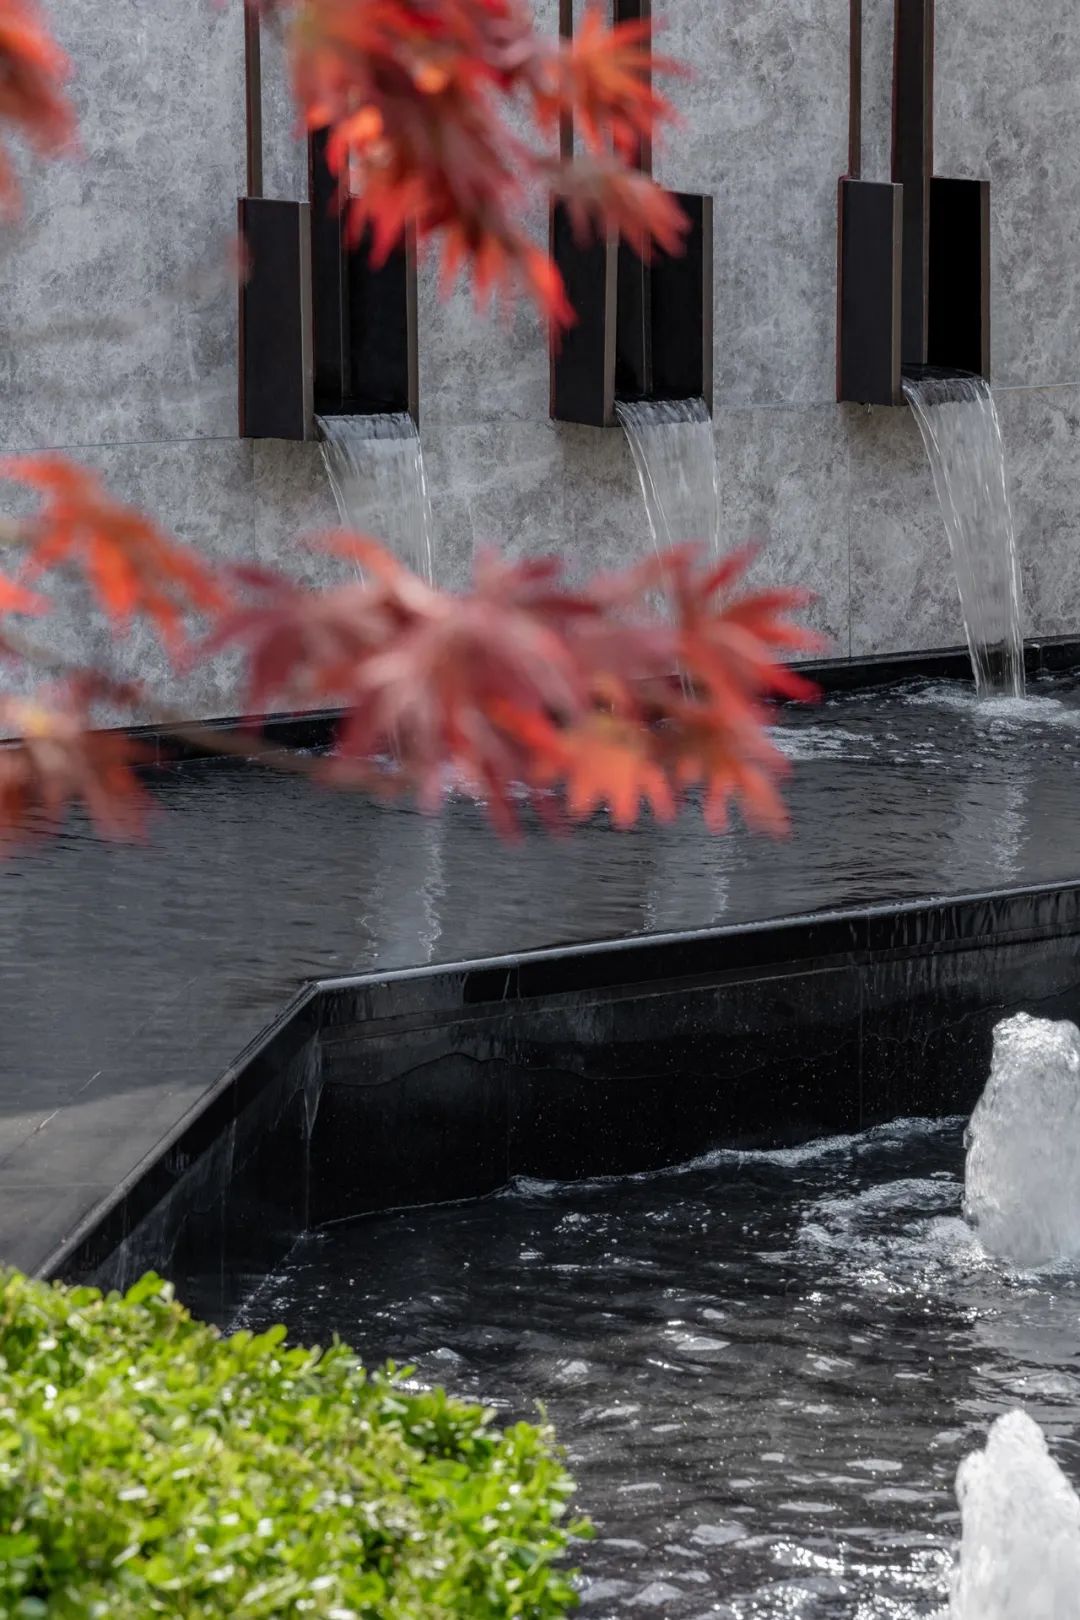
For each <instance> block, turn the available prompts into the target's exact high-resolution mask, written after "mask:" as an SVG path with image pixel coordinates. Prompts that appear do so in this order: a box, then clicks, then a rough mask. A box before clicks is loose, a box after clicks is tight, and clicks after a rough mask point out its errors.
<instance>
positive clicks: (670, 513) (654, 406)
mask: <svg viewBox="0 0 1080 1620" xmlns="http://www.w3.org/2000/svg"><path fill="white" fill-rule="evenodd" d="M615 414H616V415H617V417H618V418H619V421H620V423H621V424H622V429H623V432H624V433H625V434H626V438H627V442H628V444H629V445H630V451H631V454H632V455H633V457H634V466H635V467H636V468H637V475H638V478H639V479H640V481H641V493H642V495H643V496H644V498H645V511H646V513H647V514H648V519H649V531H650V533H651V535H652V541H653V545H654V546H655V547H656V550H657V551H658V552H660V551H664V550H666V549H667V548H668V547H669V546H672V545H675V544H677V543H678V542H679V541H680V540H704V541H706V542H707V544H708V545H709V546H710V547H711V548H712V550H713V551H717V550H718V549H719V546H720V489H719V482H718V479H717V469H716V445H715V442H714V440H713V427H712V417H711V416H710V414H709V408H708V406H707V405H706V403H705V401H704V400H703V399H674V400H642V401H635V402H632V403H628V402H626V401H622V400H620V401H619V402H618V403H617V404H616V406H615Z"/></svg>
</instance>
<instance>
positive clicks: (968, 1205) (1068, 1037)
mask: <svg viewBox="0 0 1080 1620" xmlns="http://www.w3.org/2000/svg"><path fill="white" fill-rule="evenodd" d="M967 1147H968V1152H967V1163H966V1168H965V1195H964V1214H965V1217H966V1218H967V1220H968V1221H969V1222H970V1224H971V1226H972V1227H973V1228H974V1230H975V1231H976V1233H977V1234H978V1237H979V1240H980V1242H981V1243H982V1244H983V1246H984V1247H985V1248H986V1249H987V1250H988V1251H989V1252H990V1253H991V1254H994V1255H997V1256H999V1257H1000V1258H1001V1259H1003V1260H1007V1261H1009V1262H1011V1263H1012V1264H1013V1265H1016V1266H1021V1267H1035V1266H1045V1265H1048V1264H1051V1263H1053V1262H1059V1261H1063V1260H1074V1259H1077V1258H1080V1030H1078V1029H1077V1027H1076V1025H1075V1024H1071V1023H1068V1022H1067V1021H1062V1022H1060V1023H1054V1022H1051V1021H1050V1020H1049V1019H1045V1018H1032V1017H1030V1016H1029V1015H1028V1014H1027V1013H1018V1014H1017V1015H1016V1016H1015V1017H1013V1018H1007V1019H1005V1020H1003V1021H1002V1022H1001V1023H1000V1024H998V1026H997V1028H996V1029H995V1030H994V1051H993V1059H992V1061H991V1066H990V1078H989V1080H988V1081H987V1083H986V1089H985V1090H984V1092H983V1094H982V1096H981V1098H980V1099H979V1102H978V1104H977V1105H976V1108H975V1112H974V1113H973V1114H972V1116H971V1124H970V1125H969V1127H968V1135H967ZM1078 1612H1080V1611H1078Z"/></svg>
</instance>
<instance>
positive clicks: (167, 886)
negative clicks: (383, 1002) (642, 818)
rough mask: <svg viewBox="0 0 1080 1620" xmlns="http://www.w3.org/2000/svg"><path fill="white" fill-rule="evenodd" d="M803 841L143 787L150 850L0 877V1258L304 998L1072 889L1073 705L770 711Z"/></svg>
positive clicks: (336, 797)
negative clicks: (556, 827) (150, 819)
mask: <svg viewBox="0 0 1080 1620" xmlns="http://www.w3.org/2000/svg"><path fill="white" fill-rule="evenodd" d="M777 731H778V737H779V740H780V743H781V746H782V747H783V749H784V751H785V752H786V753H787V754H788V756H789V758H790V760H791V765H792V771H791V776H790V780H789V782H788V786H787V797H788V802H789V804H790V808H791V817H792V832H791V836H790V837H789V838H788V839H786V840H783V841H780V842H777V841H775V840H771V839H765V838H760V837H752V836H750V835H749V834H747V833H746V832H745V831H742V830H734V831H733V832H731V833H730V834H729V835H725V836H722V837H710V836H709V835H708V834H707V833H706V832H705V831H704V830H703V829H702V827H701V824H700V820H699V819H698V818H697V816H696V815H695V814H694V813H693V812H692V811H688V812H687V813H686V814H685V815H684V816H683V818H682V819H681V820H680V821H679V822H678V823H677V824H676V825H674V826H670V827H655V826H652V825H645V826H642V827H641V828H639V829H638V830H637V831H635V832H633V833H619V832H615V831H613V830H612V829H611V828H610V827H609V826H608V825H607V823H606V822H605V821H604V820H603V819H601V818H598V819H597V820H595V821H594V822H592V823H591V824H590V825H588V826H587V827H584V828H581V829H579V830H577V831H576V832H575V833H574V834H573V835H572V836H570V837H568V838H566V839H561V840H555V841H553V840H551V839H550V838H547V837H544V836H541V835H539V834H537V833H533V832H530V833H529V834H528V835H527V836H526V837H525V838H524V839H523V841H522V842H521V843H520V844H518V845H515V846H506V845H503V844H501V843H500V842H499V840H498V839H497V838H496V837H495V835H494V834H493V833H492V832H491V831H490V829H489V827H488V826H487V823H486V821H485V818H484V815H483V812H482V811H481V810H480V809H479V808H477V807H476V806H473V805H466V804H462V803H455V804H453V805H451V806H450V807H449V808H448V810H447V812H446V814H445V816H443V817H442V818H441V819H439V820H434V821H433V820H429V819H426V818H425V817H423V816H421V815H419V814H417V813H416V812H414V811H412V810H411V809H408V808H404V807H393V808H387V807H380V806H376V805H372V804H369V803H367V802H365V801H364V800H363V799H362V798H359V797H354V796H349V795H343V794H334V793H329V792H324V791H320V790H318V789H314V788H311V787H309V786H308V785H307V784H306V783H304V782H302V781H295V780H292V779H283V778H281V777H280V776H277V775H274V774H273V773H271V772H270V771H267V770H264V769H261V768H259V767H257V766H249V765H245V764H243V763H240V764H237V763H227V762H205V763H189V764H179V765H175V766H173V767H166V768H162V769H160V770H158V771H157V772H156V773H155V774H154V776H153V778H152V783H151V785H152V791H153V793H154V795H155V797H156V799H157V800H158V803H159V805H160V814H159V815H158V816H157V817H156V818H155V822H154V825H153V827H152V829H151V838H150V842H149V843H148V844H147V845H146V846H145V847H141V848H130V847H122V846H115V845H105V844H102V843H101V842H100V841H98V840H97V839H96V838H95V837H93V835H92V834H91V833H90V832H89V831H88V829H87V828H86V827H85V826H84V825H83V824H82V823H81V822H80V821H77V820H73V821H72V823H71V825H70V827H69V829H68V830H67V832H66V833H65V834H64V835H63V836H62V837H61V838H59V839H58V840H56V841H55V842H54V843H51V844H48V845H45V846H43V847H42V848H40V849H39V850H37V851H35V852H33V853H30V854H27V855H25V856H19V857H18V858H17V859H14V860H11V861H9V862H7V863H6V864H4V865H2V866H0V884H2V885H3V904H2V905H0V1012H2V1013H3V1017H2V1018H0V1170H2V1171H3V1177H2V1179H0V1252H2V1253H3V1254H4V1255H5V1257H6V1258H9V1259H13V1260H16V1261H18V1262H19V1263H21V1264H23V1265H27V1266H33V1265H37V1264H40V1263H41V1262H42V1261H44V1259H45V1257H46V1256H47V1255H49V1254H50V1253H51V1252H52V1251H53V1249H54V1247H55V1245H56V1243H57V1242H58V1241H59V1238H60V1236H61V1235H62V1234H63V1233H64V1232H65V1231H69V1230H70V1228H71V1226H72V1224H73V1223H74V1221H75V1220H76V1219H77V1218H78V1217H79V1216H81V1215H84V1214H85V1213H86V1211H87V1210H88V1209H90V1208H91V1207H92V1206H93V1205H94V1204H95V1203H96V1202H97V1200H99V1199H100V1198H102V1197H104V1196H107V1195H108V1194H109V1193H110V1192H111V1191H112V1189H113V1188H114V1187H115V1186H116V1184H117V1183H118V1182H119V1181H120V1180H121V1178H123V1177H124V1176H126V1175H128V1174H130V1173H131V1171H132V1170H133V1168H134V1166H135V1165H136V1164H137V1163H138V1162H139V1161H140V1159H142V1158H143V1156H144V1155H145V1154H146V1153H147V1152H148V1151H150V1150H151V1149H152V1148H153V1147H154V1146H155V1145H156V1144H157V1143H158V1142H159V1141H160V1140H161V1138H162V1137H163V1136H164V1135H165V1133H166V1132H167V1131H169V1130H171V1129H172V1128H173V1126H174V1125H175V1124H176V1122H177V1120H179V1119H180V1118H181V1116H182V1115H183V1114H184V1112H185V1110H187V1109H189V1108H190V1107H192V1106H193V1105H194V1104H195V1103H196V1101H197V1100H198V1099H199V1098H200V1097H201V1096H202V1095H203V1094H204V1093H205V1092H206V1090H207V1088H208V1087H209V1086H210V1085H211V1084H212V1083H213V1081H214V1080H215V1079H216V1078H217V1077H218V1076H219V1075H220V1074H221V1073H222V1072H223V1071H224V1069H225V1068H226V1066H227V1065H228V1064H229V1063H231V1062H232V1060H233V1059H234V1058H236V1056H237V1055H238V1054H239V1053H240V1052H241V1051H242V1049H243V1048H244V1047H245V1045H246V1044H247V1043H248V1042H249V1041H251V1040H253V1039H254V1038H255V1037H256V1036H258V1035H259V1034H260V1033H261V1032H262V1031H263V1030H264V1029H265V1028H266V1026H267V1025H268V1024H269V1023H270V1021H271V1020H272V1019H273V1018H274V1017H275V1016H276V1014H278V1013H279V1012H280V1011H281V1010H282V1008H283V1007H284V1006H285V1004H286V1002H287V1001H288V999H289V997H290V996H291V995H292V994H293V993H294V992H295V991H296V990H297V988H298V987H299V986H300V985H301V984H302V983H303V982H304V981H305V980H308V979H312V978H319V977H325V976H329V975H347V974H353V973H366V972H372V971H382V970H386V969H392V968H407V967H416V966H424V965H426V964H429V963H439V962H447V961H460V960H463V959H469V958H477V957H485V956H491V955H499V954H502V953H517V952H523V951H528V950H530V949H534V948H538V947H544V946H552V945H560V944H567V943H572V942H579V941H586V940H596V939H613V938H620V937H628V936H634V935H641V934H648V933H662V932H665V931H672V930H683V929H695V928H708V927H713V926H718V925H726V924H733V923H740V922H746V921H752V920H762V919H770V918H775V917H785V916H791V915H797V914H800V913H805V912H814V911H819V910H823V909H830V908H835V907H844V906H853V905H861V904H866V903H882V904H889V903H892V902H896V901H900V900H905V899H919V898H927V897H934V896H941V895H951V894H964V893H972V892H976V891H983V890H993V889H999V888H1008V887H1020V886H1024V885H1031V884H1040V883H1045V882H1052V881H1057V880H1073V879H1080V815H1078V814H1077V806H1078V804H1080V687H1078V684H1077V681H1076V679H1075V678H1074V677H1068V678H1057V679H1051V680H1044V681H1042V682H1038V683H1036V684H1035V686H1034V687H1033V690H1032V695H1031V697H1030V698H1029V699H1028V700H1027V701H1026V702H1017V701H1013V700H1006V701H1003V702H991V703H989V704H985V705H980V704H977V703H976V701H975V698H974V696H973V694H972V692H971V690H970V689H969V688H966V687H964V686H962V685H960V684H950V683H947V682H937V683H931V684H928V683H923V684H921V685H918V684H916V685H912V686H909V687H907V688H904V689H895V690H891V691H882V692H875V693H871V694H869V695H868V694H859V695H848V696H837V697H835V698H833V699H831V700H830V701H828V702H826V703H825V704H823V705H821V706H819V707H818V708H816V709H808V710H796V709H792V710H789V711H786V712H784V713H783V714H782V715H780V716H779V717H778V727H777Z"/></svg>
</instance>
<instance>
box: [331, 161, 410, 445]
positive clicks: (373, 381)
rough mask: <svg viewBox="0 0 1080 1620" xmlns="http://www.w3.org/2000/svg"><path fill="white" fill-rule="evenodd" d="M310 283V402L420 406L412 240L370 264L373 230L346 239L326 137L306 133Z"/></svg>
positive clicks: (344, 409)
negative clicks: (352, 241) (352, 239)
mask: <svg viewBox="0 0 1080 1620" xmlns="http://www.w3.org/2000/svg"><path fill="white" fill-rule="evenodd" d="M309 155H310V190H311V282H312V325H313V345H314V399H315V409H316V411H318V412H319V414H320V415H324V416H356V415H371V414H379V413H381V412H384V411H385V412H401V411H408V412H409V413H410V414H411V415H412V416H413V417H414V418H415V417H417V415H418V409H419V399H418V394H419V386H418V384H419V366H418V355H417V294H416V253H415V248H414V245H413V243H412V242H411V241H409V242H407V243H406V244H405V245H404V246H402V247H399V248H397V249H395V250H394V252H392V253H391V254H390V255H389V257H388V258H387V259H386V261H385V263H384V264H381V265H375V264H373V263H372V254H371V237H370V233H368V234H366V235H365V236H364V237H363V238H362V239H361V241H360V242H358V243H357V244H356V245H355V246H351V245H350V243H349V241H348V233H347V229H346V220H345V216H344V215H343V213H342V210H341V205H340V198H339V195H338V186H337V181H336V180H335V178H334V176H333V175H332V174H331V172H330V169H329V167H328V165H327V162H326V136H325V133H324V132H318V133H317V134H315V135H313V136H312V137H311V140H310V143H309Z"/></svg>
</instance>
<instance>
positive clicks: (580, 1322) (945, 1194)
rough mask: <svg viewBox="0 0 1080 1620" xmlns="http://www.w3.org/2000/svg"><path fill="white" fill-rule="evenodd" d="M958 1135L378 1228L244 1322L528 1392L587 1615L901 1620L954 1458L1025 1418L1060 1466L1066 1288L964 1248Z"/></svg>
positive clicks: (1070, 1351)
mask: <svg viewBox="0 0 1080 1620" xmlns="http://www.w3.org/2000/svg"><path fill="white" fill-rule="evenodd" d="M962 1131H963V1122H962V1121H960V1120H953V1121H947V1122H945V1123H930V1122H925V1121H923V1122H919V1121H908V1122H904V1123H901V1124H899V1125H895V1126H890V1127H886V1128H879V1129H877V1130H874V1131H870V1132H867V1133H865V1134H863V1135H861V1136H856V1137H848V1138H841V1139H837V1140H835V1141H833V1142H831V1143H824V1144H816V1145H814V1146H812V1147H809V1148H799V1149H793V1150H787V1151H782V1152H776V1153H765V1154H742V1155H739V1154H734V1153H716V1154H712V1155H709V1156H708V1157H707V1158H704V1159H702V1160H700V1161H698V1163H697V1164H696V1165H693V1166H689V1167H686V1168H684V1169H683V1170H681V1171H666V1172H661V1173H657V1174H652V1175H647V1176H639V1177H634V1178H629V1179H624V1180H621V1181H597V1182H592V1183H586V1184H579V1185H576V1186H558V1185H553V1184H546V1183H537V1182H522V1183H519V1184H518V1185H517V1186H516V1187H515V1188H514V1189H513V1190H512V1191H511V1192H510V1193H508V1194H505V1195H502V1196H500V1197H498V1198H495V1199H492V1200H489V1201H487V1202H485V1203H480V1204H473V1205H470V1206H459V1207H456V1208H443V1209H429V1210H425V1211H419V1212H407V1213H404V1214H397V1215H392V1216H378V1217H373V1218H371V1219H368V1220H364V1221H360V1222H357V1223H355V1224H352V1225H349V1226H344V1227H335V1228H332V1229H330V1230H328V1231H326V1232H324V1233H322V1234H320V1235H317V1236H315V1237H312V1238H309V1239H306V1240H303V1241H302V1242H301V1244H300V1245H298V1247H297V1249H296V1251H294V1254H293V1256H292V1258H291V1260H290V1262H289V1264H288V1266H287V1267H286V1268H285V1269H284V1271H283V1272H282V1273H281V1274H280V1275H279V1276H278V1277H277V1278H275V1279H273V1281H272V1282H271V1284H270V1285H269V1286H268V1288H267V1289H266V1290H265V1291H264V1292H263V1293H262V1294H261V1295H260V1296H259V1298H258V1299H257V1300H256V1301H254V1302H253V1304H252V1305H250V1306H249V1308H248V1317H247V1320H248V1321H249V1322H250V1324H251V1325H261V1324H263V1323H266V1322H270V1321H274V1320H277V1319H279V1318H281V1319H285V1320H288V1322H289V1323H290V1324H291V1327H292V1329H293V1331H294V1332H295V1334H296V1336H297V1338H298V1339H307V1340H314V1341H323V1342H325V1339H326V1336H327V1334H328V1333H329V1332H330V1331H331V1330H335V1331H338V1332H340V1333H341V1334H342V1335H343V1336H344V1337H345V1338H346V1339H348V1340H350V1341H352V1342H353V1343H355V1344H356V1345H357V1347H358V1348H359V1350H360V1351H361V1353H362V1354H363V1355H364V1356H365V1357H366V1358H367V1359H368V1360H369V1361H378V1360H380V1359H382V1358H383V1357H386V1356H393V1357H395V1358H396V1359H398V1360H399V1361H405V1362H408V1363H413V1364H415V1366H416V1369H417V1371H416V1377H417V1378H419V1379H420V1380H421V1381H422V1382H429V1381H430V1382H441V1383H445V1384H447V1385H448V1386H449V1387H450V1388H451V1389H452V1390H454V1391H455V1392H459V1393H462V1394H466V1395H470V1396H473V1397H476V1398H479V1399H482V1400H484V1401H487V1402H490V1403H491V1404H492V1405H493V1406H495V1407H496V1408H497V1409H498V1412H499V1415H500V1417H501V1418H502V1419H503V1420H510V1419H511V1418H514V1417H517V1416H526V1415H529V1414H530V1413H532V1412H533V1411H534V1409H535V1403H536V1402H537V1401H541V1402H543V1403H544V1405H545V1406H546V1408H547V1410H548V1412H549V1414H550V1416H551V1418H552V1419H553V1421H554V1422H555V1424H556V1426H557V1428H558V1430H559V1433H560V1436H561V1438H562V1440H563V1442H564V1444H565V1445H566V1446H567V1447H568V1448H569V1452H570V1456H571V1460H572V1466H573V1469H574V1471H575V1473H576V1475H577V1478H578V1480H579V1486H580V1502H581V1505H582V1506H583V1507H584V1508H585V1509H586V1510H587V1511H589V1512H590V1513H591V1514H592V1515H593V1516H594V1518H595V1520H596V1522H597V1524H598V1527H599V1531H600V1539H599V1541H598V1543H597V1544H595V1545H593V1546H591V1547H588V1548H586V1549H584V1552H583V1557H582V1562H583V1566H584V1569H585V1571H586V1575H587V1585H586V1589H585V1592H584V1601H585V1608H584V1613H585V1615H587V1616H589V1617H592V1620H615V1617H619V1616H623V1615H626V1616H630V1615H636V1614H641V1613H655V1614H657V1615H662V1616H664V1617H665V1620H703V1617H704V1616H706V1615H708V1616H717V1615H719V1616H724V1617H728V1620H736V1617H737V1620H776V1617H779V1616H785V1617H792V1620H852V1617H853V1616H854V1617H856V1620H914V1617H916V1616H924V1617H929V1616H931V1615H935V1614H937V1613H938V1611H939V1609H940V1607H941V1605H942V1604H943V1603H945V1602H946V1601H947V1596H948V1586H949V1573H950V1566H951V1556H952V1547H953V1544H954V1542H955V1539H956V1535H957V1531H958V1525H959V1521H958V1515H957V1509H956V1499H955V1495H954V1478H955V1473H956V1468H957V1464H958V1463H959V1461H960V1460H961V1458H962V1457H964V1456H965V1455H966V1454H967V1453H968V1452H970V1451H971V1450H972V1449H973V1448H974V1447H975V1446H977V1445H982V1444H983V1442H984V1440H985V1437H986V1431H987V1429H988V1427H989V1424H990V1423H991V1422H992V1420H993V1419H994V1418H995V1417H996V1416H997V1415H999V1414H1000V1413H1002V1412H1004V1411H1007V1410H1009V1409H1010V1408H1013V1407H1015V1406H1017V1405H1020V1404H1022V1405H1023V1406H1024V1407H1025V1408H1026V1409H1027V1410H1028V1411H1029V1412H1030V1413H1031V1415H1032V1416H1033V1417H1034V1418H1035V1419H1036V1420H1037V1421H1038V1422H1039V1423H1040V1424H1041V1425H1042V1426H1043V1428H1044V1429H1045V1430H1046V1433H1047V1435H1048V1437H1049V1439H1050V1443H1051V1448H1052V1450H1053V1452H1054V1455H1055V1456H1056V1457H1057V1459H1058V1461H1059V1462H1060V1463H1061V1464H1062V1466H1063V1467H1064V1469H1065V1471H1066V1473H1067V1474H1068V1475H1069V1477H1070V1478H1071V1479H1072V1480H1073V1481H1074V1482H1075V1481H1077V1480H1080V1375H1078V1371H1077V1361H1076V1346H1077V1342H1078V1329H1080V1275H1078V1274H1077V1273H1075V1272H1068V1271H1064V1272H1058V1273H1056V1274H1051V1273H1043V1274H1025V1273H1023V1272H1018V1271H1014V1270H1011V1269H1009V1268H1008V1267H1006V1266H1004V1265H1002V1264H1000V1263H998V1262H996V1261H994V1260H992V1259H990V1258H989V1257H988V1256H987V1255H986V1254H985V1253H984V1252H983V1250H982V1249H981V1248H980V1247H979V1245H978V1243H977V1242H976V1241H975V1239H974V1238H973V1236H972V1234H971V1232H970V1230H969V1228H968V1227H967V1226H965V1225H964V1223H963V1222H962V1220H961V1219H960V1214H959V1211H960V1203H961V1196H962V1173H963V1147H962Z"/></svg>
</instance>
